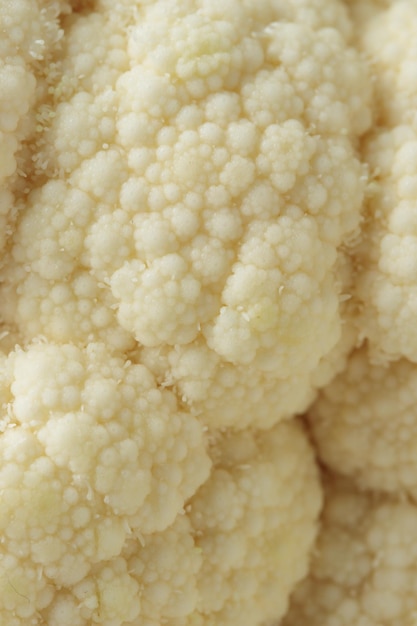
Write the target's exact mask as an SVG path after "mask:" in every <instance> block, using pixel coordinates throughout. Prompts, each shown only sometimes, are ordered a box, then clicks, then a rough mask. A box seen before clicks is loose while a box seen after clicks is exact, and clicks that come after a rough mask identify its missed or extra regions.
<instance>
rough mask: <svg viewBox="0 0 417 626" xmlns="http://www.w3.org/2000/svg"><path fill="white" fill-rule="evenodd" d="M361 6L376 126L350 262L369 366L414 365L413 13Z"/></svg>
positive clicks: (416, 170) (416, 16) (409, 5)
mask: <svg viewBox="0 0 417 626" xmlns="http://www.w3.org/2000/svg"><path fill="white" fill-rule="evenodd" d="M360 5H361V2H356V3H354V7H355V8H356V12H357V15H356V22H357V31H356V32H357V36H358V45H360V47H361V48H362V50H363V51H364V53H365V54H366V55H367V57H368V58H369V59H370V61H371V63H372V69H373V72H374V83H375V99H376V105H377V106H376V110H377V122H378V125H377V126H375V129H374V130H373V131H372V132H371V133H370V134H369V135H368V137H367V139H366V141H365V142H364V145H363V147H362V155H363V158H364V160H365V161H366V162H367V163H369V167H370V173H371V177H372V179H373V180H372V182H371V184H370V186H369V190H368V201H367V206H366V211H365V215H364V217H365V220H364V229H363V236H362V239H361V242H360V245H359V247H358V250H357V257H356V267H357V270H358V277H357V279H356V295H357V296H358V298H359V299H360V301H361V303H362V314H361V317H360V319H359V328H360V332H361V335H362V336H363V337H366V338H368V339H369V342H370V349H371V351H372V354H373V358H374V359H376V358H378V359H379V360H381V361H384V360H385V361H386V360H387V359H391V360H393V359H399V358H401V357H403V356H405V357H407V358H408V359H410V360H412V361H414V362H417V331H416V325H415V317H416V314H417V289H416V284H415V275H416V269H417V221H416V218H415V212H416V211H415V207H416V193H417V117H416V106H417V87H416V84H417V83H416V80H415V67H416V64H417V44H416V37H415V33H416V32H417V5H416V4H415V3H414V2H406V1H403V0H400V1H399V2H392V3H388V5H385V6H384V5H379V4H377V3H369V2H365V3H364V6H363V7H361V6H360ZM381 33H384V36H383V37H382V38H381Z"/></svg>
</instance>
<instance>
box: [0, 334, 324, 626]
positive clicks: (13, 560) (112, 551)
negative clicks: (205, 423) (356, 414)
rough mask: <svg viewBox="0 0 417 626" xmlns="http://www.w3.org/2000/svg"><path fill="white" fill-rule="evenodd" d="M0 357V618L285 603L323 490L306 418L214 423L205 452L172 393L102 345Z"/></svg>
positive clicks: (233, 614) (194, 620) (240, 608)
mask: <svg viewBox="0 0 417 626" xmlns="http://www.w3.org/2000/svg"><path fill="white" fill-rule="evenodd" d="M4 359H6V363H5V364H3V365H4V367H3V368H2V373H3V377H2V380H1V382H2V387H1V389H2V391H1V399H2V401H3V407H4V411H5V417H4V418H3V420H2V434H1V437H0V459H1V464H0V488H1V491H2V507H1V512H0V513H1V514H0V530H1V534H2V538H3V539H2V543H1V548H0V585H1V589H0V591H1V595H0V597H1V611H3V613H4V615H3V613H2V612H1V611H0V619H3V621H5V620H7V623H8V624H11V626H27V625H28V624H31V625H34V626H38V625H39V626H40V625H41V624H45V623H47V624H48V626H74V625H75V626H89V625H90V624H91V623H99V624H101V625H102V626H139V624H140V625H141V626H142V625H145V624H146V626H159V625H160V624H161V623H163V622H164V621H166V620H168V619H169V620H174V621H173V622H172V623H173V624H175V626H187V625H188V624H202V625H207V626H209V625H213V624H218V623H219V620H220V621H221V623H222V624H225V626H227V625H229V624H230V626H232V625H234V624H236V623H237V621H238V622H239V623H240V624H242V626H244V625H248V626H251V625H252V624H255V623H260V622H261V621H264V620H265V619H269V618H273V617H279V616H280V615H282V614H283V613H284V612H285V609H286V605H287V600H288V596H289V594H290V592H291V591H292V589H293V587H294V585H295V583H296V582H297V581H298V580H299V579H300V578H301V577H302V576H304V575H305V573H306V569H307V558H308V553H309V551H310V548H311V546H312V543H313V541H314V538H315V534H316V529H317V516H318V513H319V509H320V504H321V490H320V484H319V481H318V476H317V472H316V467H315V463H314V457H313V454H312V451H311V448H310V445H309V442H308V441H307V438H306V436H305V434H304V432H303V431H302V429H301V427H300V425H299V424H297V423H296V422H289V423H283V424H280V425H278V426H277V427H276V428H275V429H274V430H272V431H268V432H266V433H263V434H261V433H259V432H251V431H246V432H245V433H241V434H232V433H227V432H226V433H220V432H212V433H210V437H209V439H210V442H211V443H210V447H209V454H210V457H211V461H210V459H209V456H208V455H207V453H206V441H205V439H204V438H203V436H202V428H201V426H200V425H199V424H198V423H197V421H196V420H195V419H194V418H193V417H192V416H190V415H188V414H185V413H184V412H181V411H179V410H178V408H177V405H176V401H175V398H174V397H173V396H172V394H171V393H170V392H168V391H166V390H162V391H161V390H160V389H158V388H157V387H156V386H155V384H154V380H153V377H152V376H151V374H150V373H149V372H148V371H147V370H146V368H145V367H144V366H143V365H134V364H131V363H129V362H126V363H124V362H123V361H121V359H117V358H115V357H111V356H110V355H109V353H108V352H107V351H106V349H105V348H104V347H103V345H101V344H90V345H89V347H88V348H87V349H85V350H84V351H83V350H81V349H80V348H77V347H75V346H73V345H61V346H57V345H52V344H37V345H33V346H31V347H30V348H29V349H28V350H27V351H22V350H17V351H15V352H12V353H10V355H9V356H8V357H4ZM211 463H212V464H213V470H212V472H211V475H210V476H209V472H210V465H211ZM200 485H202V486H201V487H200ZM199 487H200V489H199ZM2 615H3V617H1V616H2ZM5 623H6V622H5Z"/></svg>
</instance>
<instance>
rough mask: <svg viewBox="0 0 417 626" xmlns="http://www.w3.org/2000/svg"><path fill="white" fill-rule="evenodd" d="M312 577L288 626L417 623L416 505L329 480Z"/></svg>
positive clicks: (296, 601) (303, 586)
mask: <svg viewBox="0 0 417 626" xmlns="http://www.w3.org/2000/svg"><path fill="white" fill-rule="evenodd" d="M326 485H327V486H326V492H325V493H326V505H325V509H324V513H323V524H322V529H321V533H320V536H319V540H318V543H317V548H316V551H315V552H314V555H313V558H312V563H311V571H310V574H309V577H308V578H307V580H306V581H304V582H303V583H302V584H301V585H300V586H299V588H298V589H297V591H296V593H295V594H294V597H293V601H292V606H291V609H290V611H289V613H288V615H287V616H286V618H285V619H284V620H283V621H282V626H305V625H306V624H308V625H309V626H376V625H378V626H392V625H393V624H395V625H398V626H400V625H401V626H411V625H412V624H415V619H416V595H415V589H416V585H417V568H416V559H417V506H416V504H415V503H411V502H407V501H398V500H394V499H391V498H389V497H387V496H383V495H380V494H372V493H371V494H369V493H365V492H362V491H357V490H356V489H355V488H354V487H353V486H352V484H351V483H349V482H345V481H343V480H340V479H338V478H334V477H332V478H329V479H328V480H327V481H326Z"/></svg>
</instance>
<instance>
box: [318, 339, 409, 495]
mask: <svg viewBox="0 0 417 626" xmlns="http://www.w3.org/2000/svg"><path fill="white" fill-rule="evenodd" d="M416 402H417V366H416V365H415V364H414V363H410V362H409V361H407V360H405V359H401V360H400V361H396V362H394V363H392V364H390V365H387V366H381V365H373V364H372V363H370V362H369V355H368V352H367V350H366V349H365V348H362V349H360V350H358V351H355V352H354V353H353V354H352V356H351V357H350V359H349V362H348V366H347V369H346V370H345V371H344V372H343V373H342V374H340V375H339V376H338V377H337V378H336V379H335V380H334V381H333V382H332V383H331V384H330V385H329V386H328V387H326V388H325V389H324V390H323V391H322V392H321V394H320V396H319V399H318V401H317V402H316V403H315V404H314V406H313V407H312V409H311V410H310V411H309V423H310V426H311V429H312V432H313V436H314V440H315V442H316V444H317V446H318V449H319V454H320V458H321V459H322V460H323V461H324V462H325V463H326V464H328V465H329V466H330V467H332V468H333V469H335V470H337V471H338V472H341V473H343V474H345V475H349V476H352V477H353V478H354V479H355V481H356V482H357V483H358V484H359V485H360V486H365V487H370V488H373V489H378V490H382V491H391V492H393V493H401V492H407V493H408V494H411V495H413V496H417V466H416V446H417V419H416V416H415V406H416Z"/></svg>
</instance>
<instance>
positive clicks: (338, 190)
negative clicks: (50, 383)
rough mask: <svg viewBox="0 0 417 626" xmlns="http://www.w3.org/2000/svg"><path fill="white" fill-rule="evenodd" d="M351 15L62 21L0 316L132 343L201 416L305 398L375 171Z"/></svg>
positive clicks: (229, 12) (174, 10)
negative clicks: (365, 157) (362, 151)
mask: <svg viewBox="0 0 417 626" xmlns="http://www.w3.org/2000/svg"><path fill="white" fill-rule="evenodd" d="M322 5H324V6H325V7H326V9H325V10H324V11H323V14H322V15H321V13H320V8H321V6H322ZM320 15H321V17H319V16H320ZM341 24H343V25H344V26H343V27H341V26H340V25H341ZM348 26H349V22H348V19H347V16H346V13H345V11H344V9H343V7H342V6H341V5H340V4H339V3H337V2H334V3H333V2H331V3H330V4H329V3H328V2H325V3H323V2H317V0H315V1H314V2H311V1H309V2H307V1H305V2H303V3H300V4H294V5H290V6H288V7H285V6H281V5H279V4H276V3H274V2H271V1H266V0H263V2H261V3H253V2H243V3H241V2H236V1H234V0H228V2H226V3H224V2H221V3H218V2H212V1H210V2H208V1H203V0H202V1H201V2H198V3H197V5H195V3H194V2H190V1H189V0H180V1H178V2H175V3H173V2H164V1H159V2H153V3H133V4H132V3H131V2H121V3H118V5H117V6H116V7H115V6H114V3H108V2H105V1H104V0H102V1H100V2H98V3H97V5H96V7H95V10H94V11H86V12H82V13H74V14H72V15H71V16H70V17H68V18H67V21H66V30H65V37H64V39H63V42H62V52H61V55H60V61H59V72H60V73H59V76H57V79H56V81H55V83H54V85H53V88H50V106H51V107H52V108H53V111H54V116H53V117H52V118H50V119H49V120H48V123H45V126H44V129H43V144H42V149H41V156H40V159H41V161H42V164H43V165H45V167H43V165H42V169H39V167H38V164H37V163H36V162H35V164H34V165H33V164H30V165H29V170H30V171H29V173H28V175H29V176H30V178H31V180H32V182H33V189H32V191H31V193H30V194H29V197H28V199H27V203H26V205H25V207H24V210H22V213H21V218H20V219H19V222H18V224H17V225H16V228H15V231H14V233H13V238H12V241H11V243H10V248H9V250H8V254H7V256H6V259H5V261H4V264H5V268H4V271H3V274H2V288H1V296H0V297H1V298H2V299H3V302H4V306H3V317H4V319H5V321H6V323H7V324H11V323H12V322H13V323H14V324H16V325H17V327H18V329H19V331H20V332H21V334H22V337H23V341H25V342H29V341H31V340H32V339H34V338H36V337H38V336H43V337H45V338H46V339H47V340H49V341H53V342H59V343H61V342H68V341H72V342H76V343H78V344H81V345H86V344H88V343H89V342H91V341H97V340H98V341H103V342H105V343H106V345H108V346H110V347H111V348H112V349H114V350H116V351H121V352H124V353H125V352H126V351H129V350H132V349H135V353H137V354H138V356H137V358H138V360H139V361H140V362H143V363H146V365H147V366H148V367H149V368H150V369H151V370H152V371H153V372H154V374H155V375H156V376H157V378H158V382H159V384H162V385H164V386H169V387H173V388H175V390H176V392H177V393H178V394H179V395H180V397H181V398H182V401H183V402H185V403H186V404H187V405H188V406H190V407H191V408H192V409H193V411H195V412H196V413H198V414H199V415H201V418H202V419H203V420H204V422H205V423H206V424H207V425H208V426H209V427H211V428H219V427H233V428H246V427H247V426H248V425H256V426H259V427H263V428H268V427H271V426H272V425H273V424H274V423H275V422H276V421H277V420H278V419H280V418H283V417H289V416H291V415H293V414H294V413H295V412H297V411H298V412H300V411H302V410H304V409H305V408H306V407H307V406H308V404H309V403H310V402H311V400H312V398H313V395H314V384H313V381H312V379H311V376H312V372H313V371H314V370H315V368H316V367H317V365H318V363H319V362H320V360H321V359H322V357H325V355H326V354H327V353H329V352H330V351H331V350H332V349H333V347H334V346H335V344H336V343H337V341H338V339H339V336H340V332H341V315H340V311H339V298H340V291H341V286H340V279H339V277H338V274H337V272H336V270H335V267H336V261H337V258H338V252H339V249H340V248H341V246H342V244H343V243H344V242H345V241H346V240H347V239H348V238H349V237H351V236H352V234H353V233H354V232H355V231H356V229H357V227H358V224H359V219H360V208H361V204H362V200H363V194H364V189H365V182H366V177H365V170H364V168H363V166H362V164H361V163H360V161H359V160H358V158H357V154H356V149H355V143H356V138H357V137H358V136H360V135H361V134H362V133H363V132H364V131H365V130H366V129H367V128H368V126H369V123H370V89H369V84H368V78H367V71H366V68H365V67H364V65H363V64H362V63H361V62H360V59H359V57H358V54H357V53H356V52H355V51H354V50H353V49H351V48H349V47H348V45H347V39H348V36H349V28H348ZM106 42H107V43H106ZM340 172H343V173H342V174H340ZM28 267H30V272H28ZM135 342H138V344H139V349H138V348H137V347H136V344H135ZM261 398H262V408H260V399H261Z"/></svg>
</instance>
